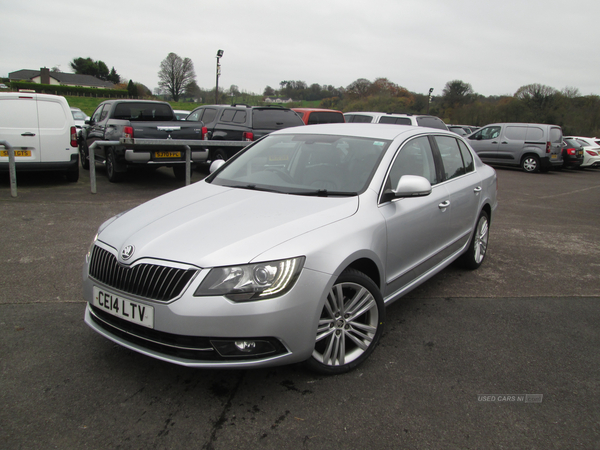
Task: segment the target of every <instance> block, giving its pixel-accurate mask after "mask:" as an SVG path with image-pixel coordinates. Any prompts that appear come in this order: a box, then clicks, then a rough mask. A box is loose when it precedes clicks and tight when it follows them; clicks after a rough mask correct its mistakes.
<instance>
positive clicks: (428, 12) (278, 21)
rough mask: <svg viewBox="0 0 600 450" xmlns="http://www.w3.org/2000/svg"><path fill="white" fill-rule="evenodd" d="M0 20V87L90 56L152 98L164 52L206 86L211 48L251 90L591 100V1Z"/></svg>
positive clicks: (115, 10) (223, 9)
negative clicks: (397, 90)
mask: <svg viewBox="0 0 600 450" xmlns="http://www.w3.org/2000/svg"><path fill="white" fill-rule="evenodd" d="M0 11H1V12H2V14H1V17H2V36H3V38H2V44H1V45H0V76H2V77H7V76H8V73H9V72H14V71H17V70H20V69H35V70H37V69H39V68H40V67H48V68H52V67H55V66H58V67H59V68H60V70H61V71H62V72H72V69H71V67H70V62H71V61H72V60H73V59H74V58H78V57H83V58H87V57H90V58H92V59H93V60H96V61H97V60H101V61H104V62H105V63H106V65H107V66H108V67H109V69H110V68H111V67H114V68H115V70H116V71H117V73H118V74H119V75H120V76H121V77H122V78H125V79H126V80H129V79H132V80H134V81H135V82H139V83H142V84H144V85H145V86H147V87H148V88H149V89H151V90H154V88H155V87H157V86H158V75H157V74H158V70H159V67H160V63H161V61H162V60H163V59H164V58H165V57H166V56H167V55H168V54H169V53H170V52H174V53H176V54H178V55H179V56H181V57H182V58H185V57H188V58H190V59H191V60H192V61H193V63H194V68H195V71H196V81H197V83H198V86H200V87H201V88H205V89H210V88H213V87H214V85H215V71H216V58H215V56H216V52H217V50H218V49H223V50H224V52H225V53H224V56H223V57H222V58H221V77H220V79H219V86H220V87H222V88H226V89H228V88H229V87H230V86H231V85H236V86H238V88H239V89H240V90H242V91H246V92H254V93H257V94H262V92H263V90H264V88H265V87H266V86H271V87H273V88H275V89H277V88H279V83H280V82H281V81H283V80H298V81H304V82H306V83H307V84H308V85H311V84H313V83H318V84H320V85H333V86H335V87H346V86H348V85H349V84H350V83H352V82H353V81H355V80H357V79H358V78H366V79H368V80H370V81H374V80H375V79H376V78H379V77H383V78H387V79H388V80H390V81H391V82H393V83H396V84H398V85H400V86H403V87H405V88H406V89H408V90H409V91H412V92H417V93H426V92H427V91H428V90H429V88H434V95H436V94H437V95H440V94H441V92H442V90H443V88H444V86H445V84H446V83H447V82H448V81H451V80H457V79H458V80H462V81H464V82H466V83H469V84H471V86H472V87H473V90H474V91H475V92H477V93H479V94H482V95H485V96H489V95H506V94H507V95H512V94H514V93H515V91H516V90H517V89H518V88H519V87H521V86H523V85H527V84H532V83H540V84H545V85H548V86H551V87H553V88H556V89H558V90H562V89H564V88H565V87H574V88H577V89H579V92H580V93H581V94H582V95H589V94H595V95H600V57H599V55H598V48H599V45H600V26H598V20H599V19H600V1H598V0H570V1H564V0H503V1H494V2H489V1H486V0H453V1H449V0H370V1H365V0H362V1H357V0H343V1H342V0H318V1H317V0H293V1H291V0H213V1H202V0H193V1H192V0H174V1H167V0H162V1H155V0H120V1H116V0H103V1H96V2H88V1H80V2H74V1H72V0H53V1H47V0H21V1H12V0H0Z"/></svg>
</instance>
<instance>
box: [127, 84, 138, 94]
mask: <svg viewBox="0 0 600 450" xmlns="http://www.w3.org/2000/svg"><path fill="white" fill-rule="evenodd" d="M127 93H128V94H129V96H130V97H137V96H138V89H137V86H136V85H135V84H134V83H133V81H132V80H129V84H128V85H127Z"/></svg>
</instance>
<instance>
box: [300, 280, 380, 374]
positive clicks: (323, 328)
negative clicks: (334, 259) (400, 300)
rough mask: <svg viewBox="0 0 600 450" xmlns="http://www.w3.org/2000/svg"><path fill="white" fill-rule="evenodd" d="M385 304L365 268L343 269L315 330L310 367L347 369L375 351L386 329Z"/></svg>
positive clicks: (326, 370)
mask: <svg viewBox="0 0 600 450" xmlns="http://www.w3.org/2000/svg"><path fill="white" fill-rule="evenodd" d="M384 322H385V306H384V304H383V297H382V295H381V292H380V291H379V288H378V287H377V285H376V284H375V283H374V282H373V280H371V279H370V278H369V277H367V276H366V275H365V274H363V273H362V272H359V271H357V270H354V269H348V270H345V271H344V272H342V274H341V275H340V276H339V278H338V279H337V280H336V282H335V284H334V285H333V287H332V288H331V290H330V291H329V293H328V295H327V299H326V300H325V305H324V306H323V311H322V312H321V316H320V319H319V325H318V327H317V330H316V338H315V348H314V350H313V353H312V356H311V357H310V359H308V360H307V361H306V365H307V366H308V368H309V369H311V370H313V371H315V372H318V373H321V374H325V375H335V374H341V373H345V372H348V371H350V370H352V369H354V368H355V367H357V366H358V365H359V364H361V363H362V362H364V361H365V360H366V359H367V358H368V357H369V355H370V354H371V353H372V352H373V350H374V348H375V346H376V345H377V343H378V342H379V338H380V337H381V334H382V333H383V327H384Z"/></svg>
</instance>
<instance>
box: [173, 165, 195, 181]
mask: <svg viewBox="0 0 600 450" xmlns="http://www.w3.org/2000/svg"><path fill="white" fill-rule="evenodd" d="M192 172H193V169H192V168H191V167H190V180H191V178H192ZM173 175H175V178H176V179H177V180H179V181H185V164H178V165H176V166H173Z"/></svg>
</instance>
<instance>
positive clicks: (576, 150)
mask: <svg viewBox="0 0 600 450" xmlns="http://www.w3.org/2000/svg"><path fill="white" fill-rule="evenodd" d="M562 157H563V167H564V168H568V169H575V168H578V167H579V166H581V164H583V146H582V145H581V144H580V143H579V142H577V140H575V139H569V138H565V139H563V147H562Z"/></svg>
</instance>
